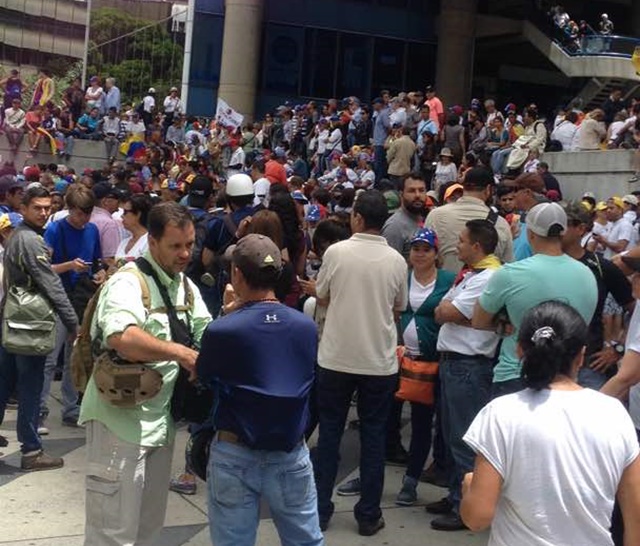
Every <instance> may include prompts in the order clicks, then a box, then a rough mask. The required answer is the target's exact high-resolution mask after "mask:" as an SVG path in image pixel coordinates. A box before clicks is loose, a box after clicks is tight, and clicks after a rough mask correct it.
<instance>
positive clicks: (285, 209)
mask: <svg viewBox="0 0 640 546" xmlns="http://www.w3.org/2000/svg"><path fill="white" fill-rule="evenodd" d="M269 210H271V211H273V212H275V213H276V214H277V215H278V217H279V218H280V221H281V222H282V228H283V231H284V246H285V248H286V249H287V250H288V251H289V258H290V259H291V261H292V262H295V260H296V258H297V257H298V255H299V253H300V251H301V248H300V247H301V237H300V234H301V231H300V218H299V217H298V211H297V210H296V204H295V201H294V200H293V197H291V195H289V193H284V192H276V193H275V194H274V193H272V194H271V197H270V199H269Z"/></svg>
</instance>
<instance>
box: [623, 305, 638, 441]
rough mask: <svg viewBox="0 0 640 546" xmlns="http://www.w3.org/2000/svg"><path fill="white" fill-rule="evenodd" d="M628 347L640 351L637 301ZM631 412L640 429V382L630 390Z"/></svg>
mask: <svg viewBox="0 0 640 546" xmlns="http://www.w3.org/2000/svg"><path fill="white" fill-rule="evenodd" d="M626 348H627V349H631V350H632V351H634V352H636V353H640V303H638V302H636V308H635V309H634V310H633V315H632V316H631V322H630V323H629V329H628V330H627V342H626ZM629 413H630V414H631V419H633V424H634V425H635V427H636V428H637V429H638V430H640V383H638V384H636V385H634V386H633V387H631V390H630V391H629Z"/></svg>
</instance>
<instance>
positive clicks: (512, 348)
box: [472, 203, 598, 398]
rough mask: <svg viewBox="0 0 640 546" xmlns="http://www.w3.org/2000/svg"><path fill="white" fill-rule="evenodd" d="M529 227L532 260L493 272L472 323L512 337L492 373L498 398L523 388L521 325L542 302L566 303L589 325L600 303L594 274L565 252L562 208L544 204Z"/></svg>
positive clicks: (532, 216) (532, 211)
mask: <svg viewBox="0 0 640 546" xmlns="http://www.w3.org/2000/svg"><path fill="white" fill-rule="evenodd" d="M526 229H527V239H528V241H529V244H530V245H531V248H532V249H533V256H531V257H530V258H526V259H524V260H520V261H518V262H514V263H511V264H507V265H505V266H503V267H502V268H501V269H499V270H498V271H496V272H495V273H494V275H493V277H491V279H490V280H489V283H488V284H487V286H486V288H485V289H484V292H483V293H482V295H481V296H480V299H479V300H478V303H477V304H476V308H475V312H474V315H473V319H472V325H473V327H474V328H479V329H485V330H495V329H498V331H501V332H503V333H504V332H506V333H507V334H508V336H507V337H505V339H504V341H503V343H502V347H501V349H500V358H499V360H498V364H497V365H496V367H495V368H494V371H493V389H492V395H493V397H494V398H496V397H498V396H502V395H504V394H511V393H514V392H517V391H519V390H522V389H523V388H524V386H523V383H522V380H521V378H520V372H521V364H520V357H519V356H518V353H517V349H516V346H517V338H518V331H519V329H520V324H521V322H522V319H523V317H524V315H525V314H526V313H527V311H529V309H531V308H532V307H535V306H536V305H538V304H539V303H542V302H543V301H549V300H558V301H562V302H564V303H567V304H569V305H571V306H572V307H574V308H575V309H576V310H577V311H578V312H579V313H580V315H582V317H583V318H584V320H585V321H586V322H587V324H588V323H589V322H590V321H591V318H592V317H593V314H594V312H595V309H596V304H597V300H598V288H597V286H596V281H595V278H594V276H593V273H591V271H590V270H589V268H588V267H586V266H585V265H583V264H582V263H580V262H578V261H577V260H574V259H573V258H571V257H570V256H567V255H566V254H565V253H564V252H563V250H562V234H563V233H564V231H565V230H566V229H567V215H566V213H565V211H564V210H563V209H562V207H561V206H560V205H558V204H557V203H541V204H539V205H536V206H535V207H533V208H531V209H530V210H529V212H528V213H527V220H526ZM505 326H507V328H506V329H505Z"/></svg>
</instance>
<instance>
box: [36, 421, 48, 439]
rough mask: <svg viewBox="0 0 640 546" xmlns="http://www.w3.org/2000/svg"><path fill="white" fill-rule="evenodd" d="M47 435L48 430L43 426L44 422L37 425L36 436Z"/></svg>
mask: <svg viewBox="0 0 640 546" xmlns="http://www.w3.org/2000/svg"><path fill="white" fill-rule="evenodd" d="M48 434H49V429H48V428H47V427H46V426H45V424H44V421H40V424H39V425H38V436H47V435H48Z"/></svg>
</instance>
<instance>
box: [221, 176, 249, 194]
mask: <svg viewBox="0 0 640 546" xmlns="http://www.w3.org/2000/svg"><path fill="white" fill-rule="evenodd" d="M227 195H228V196H229V197H242V196H244V195H253V180H251V177H250V176H249V175H247V174H242V173H238V174H234V175H232V176H230V177H229V180H227Z"/></svg>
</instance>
